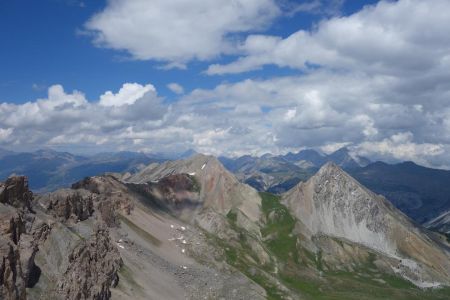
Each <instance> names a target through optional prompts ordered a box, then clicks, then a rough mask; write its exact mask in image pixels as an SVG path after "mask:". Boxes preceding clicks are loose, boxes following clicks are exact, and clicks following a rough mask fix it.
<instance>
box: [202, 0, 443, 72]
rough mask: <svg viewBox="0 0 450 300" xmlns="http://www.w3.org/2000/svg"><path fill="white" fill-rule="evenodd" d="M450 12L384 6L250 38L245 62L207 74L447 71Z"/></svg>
mask: <svg viewBox="0 0 450 300" xmlns="http://www.w3.org/2000/svg"><path fill="white" fill-rule="evenodd" d="M449 9H450V2H449V1H447V0H430V1H421V0H400V1H392V2H391V1H380V2H379V3H378V4H377V5H375V6H366V7H365V8H364V9H362V10H361V11H359V12H357V13H355V14H353V15H350V16H345V17H334V18H331V19H327V20H324V21H322V22H321V23H319V25H318V27H317V28H314V29H312V30H311V31H305V30H299V31H297V32H295V33H293V34H292V35H290V36H288V37H287V38H285V39H280V38H279V37H274V36H265V35H250V36H248V37H247V40H246V41H245V42H244V43H243V44H242V46H241V50H242V51H243V52H244V53H246V55H245V56H244V57H241V58H239V59H238V60H236V61H235V62H232V63H230V64H228V65H218V64H213V65H211V66H210V67H209V69H208V70H207V73H208V74H226V73H239V72H245V71H250V70H255V69H259V68H261V67H262V66H264V65H267V64H274V65H277V66H280V67H290V68H297V69H308V67H309V66H310V65H320V66H322V67H327V68H333V69H336V68H338V69H346V70H349V69H351V70H355V69H358V70H359V71H363V72H368V73H370V74H374V73H376V74H381V73H383V74H389V75H398V74H405V73H415V72H423V70H433V69H439V68H440V67H443V66H446V67H448V66H449V54H448V53H449V51H450V40H449V39H448V36H447V34H446V32H445V30H442V29H443V28H448V27H450V18H449V17H448V14H447V11H448V10H449ZM269 41H270V42H269Z"/></svg>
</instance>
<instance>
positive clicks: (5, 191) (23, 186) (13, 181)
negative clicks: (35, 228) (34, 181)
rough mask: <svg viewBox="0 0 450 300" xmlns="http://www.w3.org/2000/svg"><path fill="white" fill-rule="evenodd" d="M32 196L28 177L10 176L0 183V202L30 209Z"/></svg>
mask: <svg viewBox="0 0 450 300" xmlns="http://www.w3.org/2000/svg"><path fill="white" fill-rule="evenodd" d="M32 198H33V193H32V192H31V191H30V190H29V189H28V179H27V178H26V177H24V176H14V177H10V178H8V180H6V182H5V183H4V184H0V203H4V204H8V205H11V206H13V207H15V208H19V209H27V210H29V211H31V199H32Z"/></svg>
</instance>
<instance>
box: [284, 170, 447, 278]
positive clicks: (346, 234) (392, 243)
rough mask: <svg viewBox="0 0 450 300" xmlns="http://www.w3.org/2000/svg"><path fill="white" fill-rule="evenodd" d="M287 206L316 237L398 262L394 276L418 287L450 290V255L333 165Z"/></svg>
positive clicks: (287, 199)
mask: <svg viewBox="0 0 450 300" xmlns="http://www.w3.org/2000/svg"><path fill="white" fill-rule="evenodd" d="M282 201H283V203H284V204H285V205H286V206H287V207H288V208H290V210H291V212H292V213H293V214H294V215H295V216H296V217H297V219H298V220H300V222H301V223H302V224H303V225H304V227H305V232H309V234H310V235H311V236H315V235H326V236H331V237H337V238H342V239H345V240H348V241H350V242H353V243H357V244H360V245H363V246H365V247H368V248H369V249H373V250H375V251H377V252H379V253H382V254H383V255H385V256H387V257H390V258H395V260H394V261H396V262H397V263H396V264H395V265H392V266H391V267H392V269H393V270H394V272H396V273H399V274H400V275H402V276H403V277H405V278H406V279H408V280H410V281H412V282H413V283H415V284H416V285H419V286H435V285H439V284H447V285H448V284H450V254H449V253H448V252H447V251H445V250H444V249H443V248H442V247H441V246H440V245H438V244H437V242H435V241H434V240H433V239H432V238H430V237H429V236H428V235H427V234H426V233H425V232H424V231H423V229H422V228H420V227H417V226H416V225H414V224H413V223H412V222H411V221H410V220H409V219H408V218H407V217H406V216H405V215H403V214H402V213H401V212H399V211H398V210H397V209H395V208H394V207H393V205H392V204H390V203H389V202H388V201H387V200H386V199H384V198H383V197H381V196H378V195H375V194H374V193H372V192H370V191H369V190H367V189H366V188H364V187H363V186H362V185H360V184H359V183H358V182H357V181H356V180H354V179H353V178H352V177H350V175H348V174H347V173H345V172H344V171H343V170H342V169H340V168H339V167H338V166H337V165H335V164H333V163H328V164H326V165H325V166H324V167H322V168H321V169H320V171H319V172H318V173H317V174H316V175H314V176H313V177H312V178H311V179H310V180H308V181H307V182H306V183H300V184H298V185H297V186H296V187H294V188H293V189H291V190H290V191H288V192H287V193H286V194H284V195H283V200H282Z"/></svg>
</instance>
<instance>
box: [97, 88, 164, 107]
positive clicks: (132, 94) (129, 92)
mask: <svg viewBox="0 0 450 300" xmlns="http://www.w3.org/2000/svg"><path fill="white" fill-rule="evenodd" d="M149 92H151V93H155V92H156V90H155V87H154V86H153V85H151V84H147V85H140V84H138V83H125V84H124V85H123V86H122V88H121V89H120V90H119V92H118V93H117V94H114V93H113V92H111V91H107V92H106V93H104V94H103V95H101V96H100V105H102V106H122V105H125V104H128V105H130V104H134V103H135V102H136V100H138V99H140V98H142V96H144V95H145V94H146V93H149Z"/></svg>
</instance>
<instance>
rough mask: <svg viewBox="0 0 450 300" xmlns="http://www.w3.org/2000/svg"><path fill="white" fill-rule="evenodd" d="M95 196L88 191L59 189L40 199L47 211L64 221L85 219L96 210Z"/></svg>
mask: <svg viewBox="0 0 450 300" xmlns="http://www.w3.org/2000/svg"><path fill="white" fill-rule="evenodd" d="M93 198H94V196H93V195H92V194H91V193H89V192H86V191H74V190H59V191H56V192H54V193H50V194H46V195H44V196H43V197H41V198H40V199H39V202H40V203H42V204H43V205H44V206H45V208H46V209H47V211H48V212H49V213H50V214H52V215H53V216H54V217H56V218H59V219H61V220H63V221H66V220H68V219H73V220H74V221H84V220H86V219H87V218H89V217H90V216H92V214H93V212H94V201H93Z"/></svg>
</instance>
